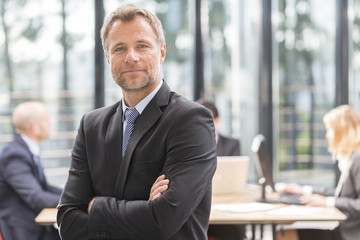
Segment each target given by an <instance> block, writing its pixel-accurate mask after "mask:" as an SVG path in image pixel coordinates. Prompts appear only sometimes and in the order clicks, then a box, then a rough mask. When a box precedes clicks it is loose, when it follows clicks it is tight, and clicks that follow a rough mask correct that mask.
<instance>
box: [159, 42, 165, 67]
mask: <svg viewBox="0 0 360 240" xmlns="http://www.w3.org/2000/svg"><path fill="white" fill-rule="evenodd" d="M165 55H166V44H165V43H164V44H163V45H162V47H161V49H160V63H163V62H164V60H165Z"/></svg>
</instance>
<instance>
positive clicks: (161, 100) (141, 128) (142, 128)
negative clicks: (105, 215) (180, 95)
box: [115, 82, 170, 199]
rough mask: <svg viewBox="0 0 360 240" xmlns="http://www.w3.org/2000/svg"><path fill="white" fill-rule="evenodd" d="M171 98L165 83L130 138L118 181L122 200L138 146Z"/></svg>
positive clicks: (137, 123) (140, 117) (141, 116)
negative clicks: (133, 156)
mask: <svg viewBox="0 0 360 240" xmlns="http://www.w3.org/2000/svg"><path fill="white" fill-rule="evenodd" d="M169 97H170V89H169V87H168V86H167V85H166V84H165V82H164V83H163V85H162V86H161V88H160V90H159V92H158V93H157V94H156V95H155V96H154V98H153V99H152V100H151V101H150V102H149V104H148V105H147V106H146V107H145V109H144V111H143V112H142V113H141V115H140V116H139V118H138V120H137V121H136V124H135V127H134V130H133V132H132V135H131V137H130V140H129V143H128V145H127V148H126V152H125V155H124V159H123V160H122V162H121V166H120V173H119V175H118V179H117V181H116V184H115V187H116V189H120V194H121V195H120V199H122V198H123V193H124V188H125V183H126V178H127V174H128V171H129V166H130V163H131V159H132V155H133V152H134V149H135V148H136V146H137V144H138V143H139V141H140V140H141V138H142V137H143V136H144V134H145V133H146V132H147V131H149V129H150V128H151V127H152V126H153V125H154V124H155V123H156V122H157V121H158V119H159V118H160V117H161V115H162V112H163V111H162V109H161V107H162V106H164V105H167V104H168V101H169ZM120 156H121V154H120Z"/></svg>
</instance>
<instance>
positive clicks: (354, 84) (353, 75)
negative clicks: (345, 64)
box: [349, 0, 360, 111]
mask: <svg viewBox="0 0 360 240" xmlns="http://www.w3.org/2000/svg"><path fill="white" fill-rule="evenodd" d="M349 97H350V99H349V100H350V104H351V105H353V106H354V107H356V109H357V110H359V111H360V1H359V0H352V1H349Z"/></svg>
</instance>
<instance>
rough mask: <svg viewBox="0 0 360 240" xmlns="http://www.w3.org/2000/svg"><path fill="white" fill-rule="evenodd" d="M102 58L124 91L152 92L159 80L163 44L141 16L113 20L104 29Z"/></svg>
mask: <svg viewBox="0 0 360 240" xmlns="http://www.w3.org/2000/svg"><path fill="white" fill-rule="evenodd" d="M106 43H107V44H106V46H107V53H106V58H107V60H108V62H109V64H110V66H111V73H112V76H113V78H114V80H115V82H116V83H117V84H118V85H119V86H120V87H121V88H122V90H123V91H124V92H137V91H142V90H149V91H152V89H153V88H155V86H156V84H154V83H157V82H159V81H160V80H161V64H162V63H163V61H164V59H165V52H166V47H165V44H163V46H161V47H160V46H159V43H158V41H157V38H156V35H155V33H154V31H153V29H152V28H151V26H150V25H149V24H148V23H147V22H146V21H145V19H144V18H142V17H136V18H135V19H134V20H132V21H130V22H121V21H116V22H114V23H113V25H112V27H111V29H110V31H109V32H108V36H107V40H106Z"/></svg>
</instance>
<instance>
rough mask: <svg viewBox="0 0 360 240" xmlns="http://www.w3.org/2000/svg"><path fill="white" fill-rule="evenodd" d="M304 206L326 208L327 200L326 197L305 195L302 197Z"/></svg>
mask: <svg viewBox="0 0 360 240" xmlns="http://www.w3.org/2000/svg"><path fill="white" fill-rule="evenodd" d="M300 201H301V203H302V204H305V205H307V206H325V205H326V198H325V197H324V196H321V195H318V194H313V195H304V196H301V197H300Z"/></svg>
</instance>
